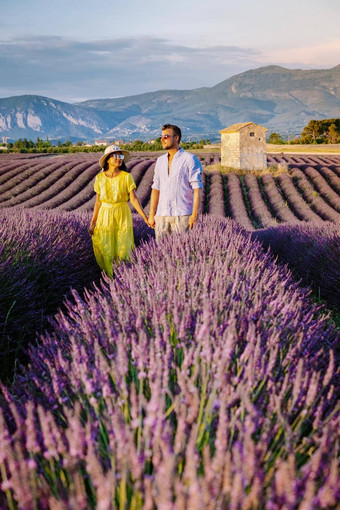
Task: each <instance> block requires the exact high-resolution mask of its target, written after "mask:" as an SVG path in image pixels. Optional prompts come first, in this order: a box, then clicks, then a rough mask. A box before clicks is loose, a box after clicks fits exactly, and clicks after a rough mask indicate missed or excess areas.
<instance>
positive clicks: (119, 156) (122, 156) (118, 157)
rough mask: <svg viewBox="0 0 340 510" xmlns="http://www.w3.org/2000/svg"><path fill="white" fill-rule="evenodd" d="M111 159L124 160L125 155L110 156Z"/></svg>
mask: <svg viewBox="0 0 340 510" xmlns="http://www.w3.org/2000/svg"><path fill="white" fill-rule="evenodd" d="M109 158H113V159H124V155H123V154H110V156H109Z"/></svg>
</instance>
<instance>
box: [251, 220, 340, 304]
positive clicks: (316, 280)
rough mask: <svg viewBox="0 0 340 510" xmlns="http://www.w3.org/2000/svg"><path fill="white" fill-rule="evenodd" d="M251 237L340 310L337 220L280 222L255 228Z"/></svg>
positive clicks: (339, 258) (339, 232)
mask: <svg viewBox="0 0 340 510" xmlns="http://www.w3.org/2000/svg"><path fill="white" fill-rule="evenodd" d="M252 237H253V238H254V239H257V240H259V241H261V243H262V244H263V246H264V247H265V248H266V249H267V248H270V250H271V252H272V253H273V254H274V255H276V256H278V258H279V260H280V261H281V262H283V263H284V264H288V265H289V267H290V269H291V270H292V271H293V272H294V274H295V275H296V277H297V278H299V279H302V281H303V283H304V285H311V287H312V288H313V290H314V292H315V295H317V296H319V297H320V298H321V299H323V300H324V301H325V302H326V304H327V305H328V306H329V307H330V308H332V309H334V310H335V311H339V310H340V264H339V260H340V225H339V223H337V224H334V223H332V222H323V223H322V224H321V225H320V223H317V224H313V223H305V222H300V223H299V224H295V225H289V224H283V225H279V226H278V227H272V228H266V229H263V230H257V231H254V232H252Z"/></svg>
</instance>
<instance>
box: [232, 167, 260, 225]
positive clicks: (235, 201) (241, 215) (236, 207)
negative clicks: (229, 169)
mask: <svg viewBox="0 0 340 510" xmlns="http://www.w3.org/2000/svg"><path fill="white" fill-rule="evenodd" d="M226 181H227V190H228V196H229V210H230V214H231V217H232V219H234V220H235V221H237V223H239V224H240V225H241V226H242V227H244V228H245V229H247V230H253V229H254V225H253V223H252V221H251V220H250V218H249V216H248V212H247V208H246V205H245V203H244V198H243V193H242V187H241V182H240V179H239V177H238V176H237V175H236V174H228V175H227V176H226Z"/></svg>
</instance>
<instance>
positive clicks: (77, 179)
mask: <svg viewBox="0 0 340 510" xmlns="http://www.w3.org/2000/svg"><path fill="white" fill-rule="evenodd" d="M97 173H98V163H93V164H92V165H91V166H89V165H87V164H86V167H85V168H84V169H83V170H82V172H80V173H79V174H77V173H76V174H75V175H73V172H72V171H71V172H69V174H67V179H68V180H67V181H66V180H65V179H63V180H61V181H59V182H57V183H56V186H55V187H54V190H53V193H52V194H50V198H48V199H47V200H44V202H42V203H39V204H37V205H36V206H35V207H37V208H39V209H54V208H57V207H59V206H61V209H63V208H65V210H67V205H65V204H67V202H68V201H69V200H72V199H73V198H75V199H76V200H77V195H78V194H79V193H80V192H81V191H82V190H83V189H84V188H87V193H88V196H90V195H91V194H93V193H94V191H93V182H94V177H95V175H96V174H97Z"/></svg>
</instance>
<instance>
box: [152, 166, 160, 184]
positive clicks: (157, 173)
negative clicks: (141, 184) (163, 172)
mask: <svg viewBox="0 0 340 510" xmlns="http://www.w3.org/2000/svg"><path fill="white" fill-rule="evenodd" d="M151 188H152V189H157V190H160V179H159V162H158V161H157V162H156V166H155V173H154V176H153V183H152V186H151Z"/></svg>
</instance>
